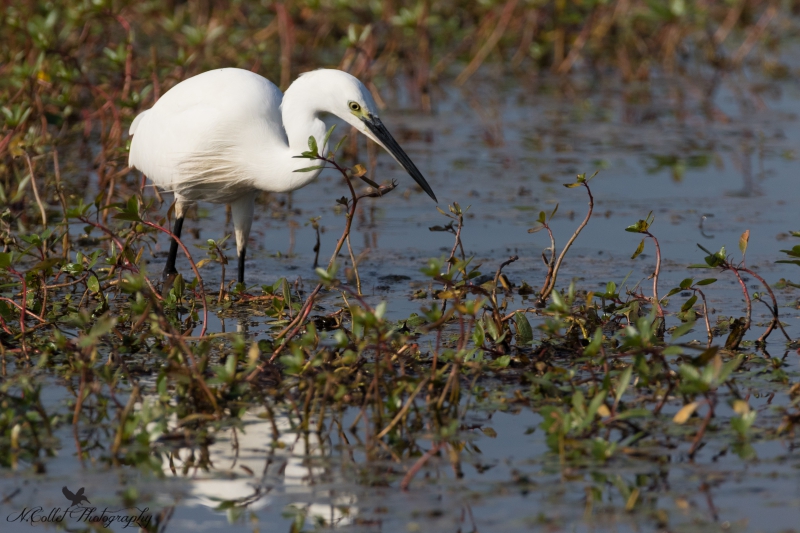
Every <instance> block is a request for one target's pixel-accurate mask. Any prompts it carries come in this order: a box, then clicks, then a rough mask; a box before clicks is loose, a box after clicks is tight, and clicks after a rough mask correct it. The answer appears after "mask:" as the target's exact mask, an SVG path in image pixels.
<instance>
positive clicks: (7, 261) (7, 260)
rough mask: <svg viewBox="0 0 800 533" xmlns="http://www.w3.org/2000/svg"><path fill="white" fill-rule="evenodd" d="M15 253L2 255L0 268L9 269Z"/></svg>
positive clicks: (0, 254)
mask: <svg viewBox="0 0 800 533" xmlns="http://www.w3.org/2000/svg"><path fill="white" fill-rule="evenodd" d="M12 254H13V252H4V253H0V268H8V267H10V266H11V260H12V259H13V255H12Z"/></svg>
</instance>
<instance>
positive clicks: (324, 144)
mask: <svg viewBox="0 0 800 533" xmlns="http://www.w3.org/2000/svg"><path fill="white" fill-rule="evenodd" d="M335 129H336V124H334V125H333V126H331V127H330V128H328V131H327V133H325V140H324V141H322V145H323V146H326V145H327V144H328V141H329V140H330V139H331V133H333V130H335Z"/></svg>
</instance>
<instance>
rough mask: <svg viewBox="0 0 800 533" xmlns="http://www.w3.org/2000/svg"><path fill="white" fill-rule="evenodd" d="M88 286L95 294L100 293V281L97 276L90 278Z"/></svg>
mask: <svg viewBox="0 0 800 533" xmlns="http://www.w3.org/2000/svg"><path fill="white" fill-rule="evenodd" d="M86 286H87V287H88V288H89V290H90V291H92V292H94V293H99V292H100V280H98V279H97V276H89V279H88V280H86Z"/></svg>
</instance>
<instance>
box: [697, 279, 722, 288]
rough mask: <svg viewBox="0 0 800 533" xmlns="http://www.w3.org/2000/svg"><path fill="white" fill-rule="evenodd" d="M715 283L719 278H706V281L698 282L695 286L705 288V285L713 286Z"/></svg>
mask: <svg viewBox="0 0 800 533" xmlns="http://www.w3.org/2000/svg"><path fill="white" fill-rule="evenodd" d="M715 281H717V278H706V279H701V280H700V281H698V282H697V283H695V285H700V286H703V285H711V284H712V283H714V282H715Z"/></svg>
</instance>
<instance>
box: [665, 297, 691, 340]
mask: <svg viewBox="0 0 800 533" xmlns="http://www.w3.org/2000/svg"><path fill="white" fill-rule="evenodd" d="M694 299H695V300H697V297H696V296H695V297H694ZM696 323H697V322H696V321H692V322H686V323H684V324H681V325H680V326H678V327H676V328H675V329H674V330H673V331H672V337H670V342H674V341H675V339H677V338H680V337H683V336H684V335H686V334H687V333H689V331H691V329H692V328H694V325H695V324H696Z"/></svg>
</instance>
